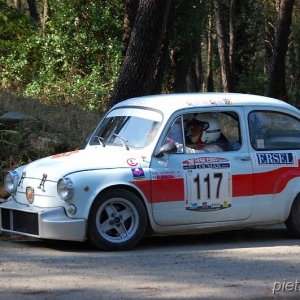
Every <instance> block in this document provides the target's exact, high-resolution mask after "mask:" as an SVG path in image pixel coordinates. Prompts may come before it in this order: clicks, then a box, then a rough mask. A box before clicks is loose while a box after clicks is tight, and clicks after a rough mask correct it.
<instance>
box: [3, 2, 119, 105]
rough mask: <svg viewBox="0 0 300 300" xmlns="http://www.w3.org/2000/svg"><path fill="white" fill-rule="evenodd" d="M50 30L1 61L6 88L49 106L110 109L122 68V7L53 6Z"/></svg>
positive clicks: (107, 4) (104, 4) (39, 32)
mask: <svg viewBox="0 0 300 300" xmlns="http://www.w3.org/2000/svg"><path fill="white" fill-rule="evenodd" d="M50 8H51V16H50V17H49V18H48V20H47V22H46V30H45V32H42V29H41V28H40V29H39V30H37V31H36V32H35V34H32V35H31V36H29V37H27V36H26V38H25V39H24V40H22V43H20V47H17V48H16V49H15V50H14V51H12V52H10V53H9V55H7V56H6V57H2V58H0V64H3V65H5V68H2V69H1V71H0V76H1V81H2V85H3V86H5V87H7V86H12V87H17V88H18V89H19V90H24V91H25V95H26V96H35V97H38V98H39V99H41V100H42V101H44V102H48V103H56V102H59V103H67V104H70V103H71V104H74V103H76V104H77V105H80V106H81V107H83V108H85V109H89V110H93V109H99V107H100V106H101V105H105V100H106V99H107V98H108V95H109V93H110V92H111V90H112V88H113V85H114V83H115V81H116V79H117V74H118V71H119V67H120V64H121V33H122V25H123V24H122V18H123V15H122V12H123V4H122V2H121V1H119V3H117V2H116V3H114V4H111V3H110V1H105V0H102V1H82V0H77V1H74V0H72V1H71V0H69V1H67V0H66V1H50Z"/></svg>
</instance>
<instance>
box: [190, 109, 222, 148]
mask: <svg viewBox="0 0 300 300" xmlns="http://www.w3.org/2000/svg"><path fill="white" fill-rule="evenodd" d="M187 126H188V127H190V132H191V135H190V136H189V137H187V147H186V152H187V153H205V152H222V151H223V149H222V148H221V147H220V146H218V145H217V142H218V141H219V139H220V136H221V127H220V123H219V121H218V120H217V118H216V117H214V116H213V115H211V114H198V115H197V116H196V117H195V118H194V119H192V120H191V121H189V122H188V123H187Z"/></svg>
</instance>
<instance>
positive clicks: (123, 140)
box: [113, 133, 129, 150]
mask: <svg viewBox="0 0 300 300" xmlns="http://www.w3.org/2000/svg"><path fill="white" fill-rule="evenodd" d="M113 135H114V136H116V137H118V138H119V139H120V140H121V143H122V145H123V146H124V147H125V148H126V150H129V147H128V146H127V144H126V143H127V142H128V141H126V139H124V138H123V137H122V136H120V135H118V134H116V133H114V134H113Z"/></svg>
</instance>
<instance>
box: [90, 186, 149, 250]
mask: <svg viewBox="0 0 300 300" xmlns="http://www.w3.org/2000/svg"><path fill="white" fill-rule="evenodd" d="M146 226H147V214H146V210H145V207H144V205H143V203H142V202H141V200H140V199H139V198H138V197H137V196H136V195H134V194H133V193H131V192H129V191H126V190H121V189H116V190H113V191H107V192H104V194H103V195H101V196H100V197H99V198H97V199H96V200H95V202H94V203H93V205H92V207H91V211H90V214H89V219H88V240H89V241H90V243H91V244H93V245H94V246H96V247H97V248H99V249H102V250H127V249H130V248H132V247H133V246H134V245H135V244H137V243H138V242H139V241H140V239H141V238H142V237H143V235H144V233H145V229H146Z"/></svg>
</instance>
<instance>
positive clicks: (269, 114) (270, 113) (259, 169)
mask: <svg viewBox="0 0 300 300" xmlns="http://www.w3.org/2000/svg"><path fill="white" fill-rule="evenodd" d="M247 113H248V123H249V133H250V141H251V152H250V154H251V159H252V161H253V180H254V187H255V188H254V194H255V195H256V198H257V199H256V201H255V205H256V210H257V211H258V212H259V214H258V215H257V217H258V218H261V219H262V220H264V221H266V220H267V219H270V218H276V215H277V216H280V213H281V212H282V211H283V210H285V209H286V207H289V205H288V204H287V203H291V201H292V200H293V199H294V197H295V196H296V193H297V191H298V187H294V186H293V184H296V186H298V184H297V183H291V182H292V181H293V179H295V178H297V177H299V171H300V170H299V161H298V159H299V157H300V120H299V119H298V118H296V117H295V116H293V115H290V114H289V113H288V112H287V111H284V109H281V110H280V111H279V110H275V109H271V108H270V107H262V106H261V107H259V109H257V107H256V108H255V107H249V108H248V109H247ZM289 184H291V185H289ZM270 212H272V213H270Z"/></svg>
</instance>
